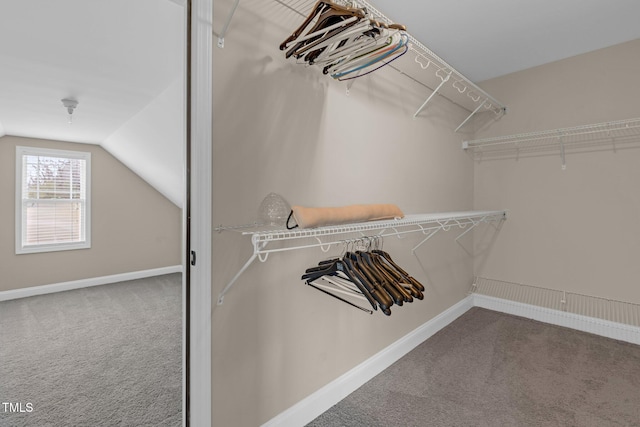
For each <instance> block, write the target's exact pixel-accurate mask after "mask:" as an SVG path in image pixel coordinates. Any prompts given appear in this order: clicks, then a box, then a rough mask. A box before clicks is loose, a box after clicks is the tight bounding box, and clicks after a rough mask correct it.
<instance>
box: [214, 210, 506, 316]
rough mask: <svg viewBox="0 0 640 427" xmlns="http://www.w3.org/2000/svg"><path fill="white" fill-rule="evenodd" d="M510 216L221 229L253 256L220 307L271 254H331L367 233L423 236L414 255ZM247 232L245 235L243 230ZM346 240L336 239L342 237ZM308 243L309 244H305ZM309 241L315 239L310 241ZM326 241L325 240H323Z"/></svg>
mask: <svg viewBox="0 0 640 427" xmlns="http://www.w3.org/2000/svg"><path fill="white" fill-rule="evenodd" d="M506 215H507V212H506V211H504V210H502V211H468V212H447V213H435V214H413V215H406V216H405V217H404V218H401V219H393V220H384V221H369V222H362V223H354V224H344V225H336V226H328V227H318V228H302V229H293V230H287V229H282V228H275V227H269V228H266V229H265V228H256V224H249V225H246V226H231V227H223V226H219V227H217V228H216V229H215V231H217V232H222V231H227V230H229V231H236V232H241V233H242V234H243V235H246V236H251V243H252V245H253V254H252V255H251V257H250V258H249V260H248V261H247V262H246V263H245V265H244V266H243V267H242V268H241V269H240V271H238V272H237V273H236V275H235V276H234V277H233V278H232V279H231V281H230V282H229V283H228V284H227V285H226V286H225V288H224V289H223V290H222V292H221V293H220V295H219V296H218V304H222V301H223V300H224V296H225V294H226V293H227V291H228V290H229V289H230V288H231V286H232V285H233V284H234V283H235V282H236V280H237V279H238V278H239V277H240V275H241V274H242V273H243V272H244V271H245V270H246V269H247V268H248V267H249V266H250V265H251V264H252V263H253V262H254V261H255V260H256V258H257V259H259V260H260V261H262V262H265V261H266V260H267V258H268V256H269V254H271V253H273V252H284V251H291V250H297V249H305V248H317V247H319V248H320V249H321V250H322V251H323V252H328V251H329V249H330V248H331V247H332V246H334V245H343V244H345V243H346V242H348V241H350V240H353V239H345V237H344V235H347V234H350V233H358V234H359V235H360V237H364V238H367V237H369V236H367V235H366V234H364V233H365V232H377V233H375V234H373V235H372V236H370V237H390V236H397V237H400V236H401V235H404V234H407V233H416V232H422V234H424V235H425V236H426V237H425V238H423V240H422V241H421V242H420V243H418V244H417V245H416V246H415V247H414V248H413V249H412V252H415V251H416V250H417V249H418V248H419V247H420V246H422V245H423V244H424V243H425V242H427V241H428V240H429V239H430V238H431V237H433V236H434V235H435V234H436V233H437V232H438V231H441V230H442V231H448V230H450V229H451V228H462V229H466V230H465V231H464V232H462V234H460V235H459V236H458V237H456V240H458V239H460V238H461V237H462V236H464V235H465V234H467V233H468V232H470V231H471V230H473V229H474V228H475V227H476V226H478V225H480V224H482V223H492V222H500V221H502V220H504V219H506ZM243 228H244V231H242V229H243ZM339 235H341V236H342V238H332V236H339ZM305 239H307V240H305ZM308 239H315V241H314V240H311V242H309V241H308ZM323 239H324V240H323ZM284 241H293V242H296V243H295V244H291V245H288V246H284V247H282V246H279V247H275V248H273V247H268V245H269V244H271V243H275V242H284Z"/></svg>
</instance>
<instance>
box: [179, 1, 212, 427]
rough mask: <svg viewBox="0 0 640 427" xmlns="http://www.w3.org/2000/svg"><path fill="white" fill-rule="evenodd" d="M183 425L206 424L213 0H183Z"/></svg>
mask: <svg viewBox="0 0 640 427" xmlns="http://www.w3.org/2000/svg"><path fill="white" fill-rule="evenodd" d="M186 7H187V13H186V14H185V15H186V16H187V21H188V22H187V27H186V28H187V29H188V30H187V33H188V34H187V49H186V51H187V53H186V56H187V64H188V65H187V67H188V68H187V73H186V76H187V77H186V86H187V92H186V93H187V97H186V98H187V100H186V104H187V105H186V111H187V130H186V133H187V138H186V139H187V143H186V161H185V164H186V168H185V169H186V170H185V176H186V187H187V191H186V196H185V197H186V200H185V205H184V206H185V209H184V210H183V216H184V221H183V224H184V227H185V233H184V234H183V235H184V240H185V242H184V243H185V244H184V246H185V251H184V258H183V259H184V266H185V274H184V276H185V280H186V286H185V292H186V295H185V299H184V300H185V304H186V307H185V309H186V311H185V313H186V315H185V323H186V324H185V339H184V340H183V345H184V351H183V352H184V353H185V357H184V358H183V360H184V362H183V367H184V372H185V373H184V383H185V384H184V387H183V390H184V394H185V395H184V396H183V409H184V410H185V411H184V414H185V416H184V417H183V425H185V426H190V425H191V426H210V425H211V230H212V228H211V210H212V207H211V192H212V181H211V179H212V170H211V169H212V147H211V145H212V122H213V120H212V112H213V105H212V103H213V100H212V99H213V94H212V83H213V82H212V58H213V48H214V47H213V0H187V1H186Z"/></svg>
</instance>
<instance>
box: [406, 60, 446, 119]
mask: <svg viewBox="0 0 640 427" xmlns="http://www.w3.org/2000/svg"><path fill="white" fill-rule="evenodd" d="M451 73H452V72H451V71H449V74H447V76H446V77H445V78H444V79H442V81H441V82H440V84H439V85H438V87H436V88H435V90H434V91H433V93H432V94H431V95H429V97H428V98H427V100H426V101H424V102H423V103H422V105H421V106H420V108H418V111H416V112H415V114H414V115H413V118H414V119H415V118H416V117H418V114H420V111H422V110H424V107H426V106H427V104H428V103H429V101H431V98H433V97H434V96H435V95H436V94H437V93H438V91H439V90H440V88H441V87H442V86H443V85H444V84H445V83H446V82H448V81H449V78H450V77H451Z"/></svg>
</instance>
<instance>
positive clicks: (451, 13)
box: [371, 0, 640, 82]
mask: <svg viewBox="0 0 640 427" xmlns="http://www.w3.org/2000/svg"><path fill="white" fill-rule="evenodd" d="M371 3H372V4H373V5H374V6H375V7H376V8H378V9H379V10H380V11H381V12H383V13H384V14H385V15H387V16H388V17H389V18H390V19H392V20H394V21H395V22H398V23H402V24H405V25H406V26H407V30H408V31H409V33H411V35H413V36H414V37H415V38H416V39H418V40H420V41H421V42H422V43H423V44H424V45H425V46H427V47H428V48H430V49H431V50H432V51H433V52H434V53H436V54H437V55H438V56H440V57H441V58H442V59H444V60H445V61H447V62H448V63H449V64H450V65H451V66H453V67H454V68H456V69H457V70H458V71H459V72H461V73H462V74H464V75H465V76H466V77H467V78H469V79H470V80H471V81H474V82H480V81H482V80H486V79H490V78H493V77H497V76H501V75H504V74H509V73H512V72H514V71H520V70H523V69H527V68H531V67H534V66H537V65H541V64H546V63H549V62H553V61H557V60H559V59H563V58H568V57H571V56H575V55H578V54H581V53H586V52H590V51H593V50H596V49H600V48H604V47H607V46H613V45H615V44H619V43H622V42H625V41H629V40H635V39H638V38H640V24H639V23H638V18H639V17H640V1H638V0H484V1H478V0H429V1H418V0H413V1H397V0H371ZM639 55H640V53H639Z"/></svg>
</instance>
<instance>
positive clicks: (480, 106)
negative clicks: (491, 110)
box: [454, 98, 487, 132]
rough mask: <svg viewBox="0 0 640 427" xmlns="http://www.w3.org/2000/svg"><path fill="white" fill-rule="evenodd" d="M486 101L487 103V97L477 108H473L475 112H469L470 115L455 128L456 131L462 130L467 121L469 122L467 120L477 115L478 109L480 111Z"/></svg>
mask: <svg viewBox="0 0 640 427" xmlns="http://www.w3.org/2000/svg"><path fill="white" fill-rule="evenodd" d="M486 103H487V99H486V98H485V100H484V101H482V103H481V104H480V105H478V107H477V108H476V109H475V110H473V112H472V113H471V114H469V117H467V118H466V119H464V122H462V123H460V126H458V127H457V128H456V130H454V132H458V131H459V130H460V128H461V127H462V126H464V125H465V123H467V122H468V121H469V119H470V118H471V117H473V116H474V115H475V114H476V113H477V112H478V111H479V110H480V109H481V108H482V107H483V106H484V104H486Z"/></svg>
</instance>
